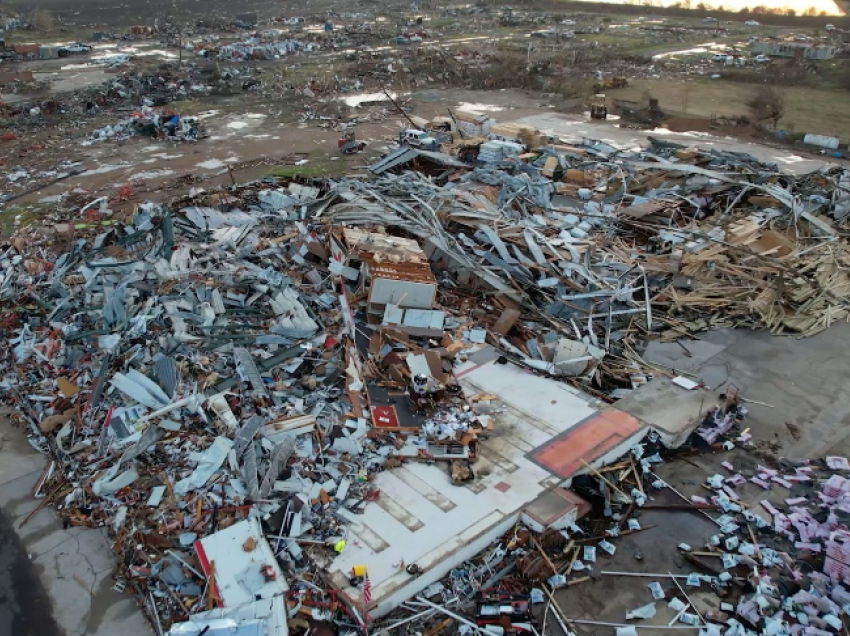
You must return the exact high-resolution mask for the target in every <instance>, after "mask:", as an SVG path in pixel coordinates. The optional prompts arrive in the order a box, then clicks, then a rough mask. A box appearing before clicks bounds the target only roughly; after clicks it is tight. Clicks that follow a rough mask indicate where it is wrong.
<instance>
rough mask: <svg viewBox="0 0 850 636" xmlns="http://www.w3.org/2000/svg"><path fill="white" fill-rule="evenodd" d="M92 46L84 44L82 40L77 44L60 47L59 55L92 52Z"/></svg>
mask: <svg viewBox="0 0 850 636" xmlns="http://www.w3.org/2000/svg"><path fill="white" fill-rule="evenodd" d="M91 50H92V48H91V47H90V46H89V45H88V44H83V43H81V42H77V43H76V44H69V45H68V46H63V47H62V48H61V49H59V57H66V56H68V55H79V54H81V53H91Z"/></svg>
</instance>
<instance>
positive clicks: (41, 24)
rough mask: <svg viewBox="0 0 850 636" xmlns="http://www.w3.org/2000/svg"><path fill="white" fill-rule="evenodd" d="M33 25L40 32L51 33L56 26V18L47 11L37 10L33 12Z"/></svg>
mask: <svg viewBox="0 0 850 636" xmlns="http://www.w3.org/2000/svg"><path fill="white" fill-rule="evenodd" d="M32 24H33V26H34V27H35V28H36V29H38V30H39V31H50V29H52V28H53V27H55V26H56V18H55V17H53V14H52V13H50V11H48V10H47V9H36V10H35V11H33V12H32Z"/></svg>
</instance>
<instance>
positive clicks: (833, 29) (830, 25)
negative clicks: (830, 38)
mask: <svg viewBox="0 0 850 636" xmlns="http://www.w3.org/2000/svg"><path fill="white" fill-rule="evenodd" d="M824 29H826V30H827V31H835V25H834V24H827V25H826V26H825V27H824Z"/></svg>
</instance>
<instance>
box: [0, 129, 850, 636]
mask: <svg viewBox="0 0 850 636" xmlns="http://www.w3.org/2000/svg"><path fill="white" fill-rule="evenodd" d="M487 143H488V142H482V144H481V145H482V146H486V145H487ZM504 143H505V142H503V144H504ZM514 145H517V144H516V142H514ZM473 146H474V144H473V145H472V146H470V145H467V146H466V147H465V148H464V150H465V151H467V152H469V151H472V152H473V155H474V150H475V148H474V147H473ZM500 147H501V146H500ZM485 152H486V149H485ZM411 166H413V167H415V168H416V170H415V171H412V170H409V168H410V167H411ZM370 169H371V170H372V172H373V174H374V175H375V176H373V177H372V178H371V179H368V180H355V179H353V178H349V179H342V180H339V181H335V182H316V183H310V184H306V183H298V182H281V181H279V180H275V179H265V180H262V181H259V182H253V183H248V184H243V185H238V186H236V185H234V186H232V187H229V188H226V189H222V190H219V191H216V192H212V193H210V192H203V191H199V190H196V191H193V192H192V194H191V195H189V196H187V197H184V198H182V199H179V200H177V201H175V202H173V203H172V204H170V205H168V206H164V207H163V206H160V205H156V204H153V203H145V204H142V205H140V206H139V207H138V209H137V210H136V211H135V213H134V214H133V215H132V217H131V218H127V219H123V220H122V219H121V218H120V216H118V215H115V214H112V213H111V212H110V211H109V210H108V209H105V208H104V205H105V204H102V205H101V208H100V209H99V210H94V208H93V207H92V206H86V208H85V210H86V220H87V223H85V224H77V218H78V216H79V208H76V209H69V213H68V215H67V217H66V219H65V221H66V222H59V223H56V222H55V221H57V220H59V221H62V219H55V218H54V219H52V220H51V223H50V224H43V225H41V226H39V225H35V226H31V227H30V228H27V229H24V230H21V231H20V232H18V233H17V235H16V236H15V237H14V238H13V240H12V241H11V242H10V243H9V244H8V245H7V246H6V249H5V251H4V255H3V259H2V261H0V267H2V272H3V278H2V282H0V302H2V304H3V308H4V319H3V323H2V329H3V331H4V333H5V336H6V338H5V339H4V344H3V347H2V365H3V366H2V383H0V385H2V387H3V389H4V394H5V395H6V396H7V398H8V399H9V400H10V401H11V403H12V404H14V406H15V408H16V410H17V414H18V417H19V419H20V421H21V423H22V424H23V425H24V426H25V427H26V428H27V430H28V432H29V435H30V439H31V441H32V443H33V445H34V446H35V447H36V448H38V449H39V450H42V451H43V452H45V453H49V454H50V456H51V458H52V461H51V462H50V464H49V467H48V469H47V471H46V472H45V474H44V476H43V478H42V480H41V482H40V484H39V487H38V491H39V493H40V494H41V495H43V497H44V499H43V502H42V503H43V505H50V506H53V507H55V508H57V509H58V510H59V511H60V514H61V515H62V516H63V518H64V519H65V521H66V522H67V523H68V524H70V525H86V526H96V527H103V528H106V529H107V531H108V532H109V533H110V535H111V536H112V537H113V539H114V550H115V552H116V554H117V555H119V559H118V565H117V568H116V578H117V580H118V585H119V586H121V587H123V586H127V587H130V588H132V589H133V591H134V592H135V593H136V594H137V597H138V598H139V599H140V600H141V601H142V602H143V603H144V604H145V607H146V609H147V612H148V614H149V616H150V617H151V621H152V624H153V625H154V626H155V628H156V630H157V631H158V633H160V634H163V633H165V632H167V631H168V632H169V633H171V634H172V636H177V635H178V634H185V635H190V634H191V635H195V634H198V633H199V632H200V630H201V629H202V628H203V625H205V624H206V623H205V621H206V622H208V623H209V624H215V621H224V622H225V623H226V622H227V621H232V620H235V619H236V618H239V619H240V620H242V619H245V620H248V619H249V618H250V620H253V621H257V624H258V625H262V626H264V627H265V628H267V630H268V632H267V633H269V634H273V633H278V632H275V631H273V630H272V628H271V627H270V626H271V625H273V624H274V622H275V621H279V620H281V619H282V617H283V616H285V614H284V613H283V612H282V611H281V608H282V607H283V606H284V605H285V606H286V607H288V608H289V610H288V611H289V614H290V615H291V616H292V617H295V616H297V615H299V614H303V613H304V612H302V608H309V609H306V610H305V611H306V613H307V614H310V615H311V616H312V617H313V618H315V619H318V620H329V619H332V620H335V621H337V623H338V624H341V625H344V626H346V627H347V628H349V629H351V630H357V629H359V628H360V627H361V626H362V625H363V623H364V618H365V617H364V616H362V615H361V614H360V613H359V612H358V609H357V608H355V607H353V606H352V605H351V604H349V603H346V602H345V598H344V595H342V596H340V595H338V592H339V588H338V587H336V588H334V586H332V585H330V584H328V583H327V582H325V581H324V577H325V574H326V571H327V566H328V564H329V563H330V562H331V560H332V559H333V558H334V557H335V555H336V554H337V553H339V552H341V551H343V550H344V549H345V546H346V541H347V538H348V535H349V531H350V527H351V526H352V525H356V524H357V523H359V520H360V519H361V514H362V512H363V511H364V509H365V507H366V506H367V505H368V502H370V501H375V500H378V499H380V497H381V492H380V490H379V489H377V488H375V487H374V486H373V485H372V482H373V480H374V479H375V476H376V475H377V474H378V473H380V472H382V471H385V470H392V469H393V468H396V467H398V466H400V465H401V464H403V463H406V462H429V463H433V462H442V463H443V465H444V466H445V468H446V471H447V473H448V475H449V476H450V480H451V482H452V483H455V484H463V483H465V482H468V481H472V480H474V479H475V478H476V475H475V472H474V464H473V462H474V461H475V460H476V458H477V456H478V442H479V440H481V439H484V438H486V437H487V436H488V435H489V433H490V432H491V431H492V430H493V429H494V427H495V426H497V421H496V420H495V419H494V417H493V416H492V414H491V412H490V410H489V409H488V408H487V406H486V405H487V402H488V400H489V399H491V398H490V397H488V396H486V395H477V396H466V395H464V392H463V389H462V387H461V386H460V384H459V382H458V381H457V379H456V378H455V376H454V373H453V369H454V367H455V366H456V365H457V364H459V363H462V362H464V361H466V360H467V359H468V358H469V356H470V354H471V353H472V352H474V351H475V350H476V349H477V348H479V347H481V346H485V345H489V346H491V347H493V348H495V349H496V350H498V352H499V354H500V356H501V361H502V362H505V363H512V364H515V365H519V366H521V367H523V368H525V369H526V370H528V371H529V373H535V374H544V375H549V376H554V377H556V378H562V379H565V380H568V381H570V382H573V383H580V385H581V386H582V387H583V388H584V389H585V390H587V391H589V392H592V393H593V394H595V395H597V396H600V397H602V398H604V399H606V400H609V401H610V400H614V399H616V398H619V397H623V396H624V395H626V394H627V393H628V392H629V391H631V390H634V389H635V388H637V387H639V386H640V385H641V384H643V383H645V382H646V381H647V379H648V378H649V377H651V376H652V375H654V374H662V375H663V374H667V375H671V374H670V373H669V371H668V370H665V369H663V368H660V367H657V366H652V365H649V364H647V363H645V362H644V361H643V360H642V359H641V357H640V351H641V349H642V347H643V346H645V345H646V343H647V342H648V341H649V340H650V339H651V338H658V337H666V338H679V337H681V336H683V335H686V334H689V333H695V332H698V331H701V330H704V329H707V328H709V327H713V326H717V325H721V324H723V325H744V326H750V327H766V328H770V329H772V330H775V331H788V332H794V333H798V334H801V335H808V334H811V333H815V332H817V331H819V330H820V329H824V328H826V327H827V326H828V325H829V323H830V322H831V321H833V320H836V319H839V318H844V317H846V309H845V304H844V302H843V300H841V299H842V298H843V297H844V296H846V293H847V290H846V289H845V287H846V286H847V285H848V282H850V281H847V275H846V273H845V272H844V270H845V269H846V268H845V265H846V264H847V263H846V259H847V256H848V255H847V253H846V250H847V244H846V242H845V240H844V239H843V238H842V232H841V231H840V230H839V229H838V227H840V225H841V224H843V223H844V222H845V221H846V218H847V216H848V212H850V198H848V196H847V194H846V192H847V189H846V188H845V187H844V186H843V185H841V187H839V188H836V187H835V186H836V185H839V184H845V182H846V181H847V180H848V178H850V176H848V172H847V171H845V170H844V169H842V168H835V169H832V170H825V171H822V172H820V173H816V174H812V175H807V176H805V177H799V178H794V177H791V176H789V175H785V174H782V173H780V172H779V171H778V170H777V169H776V167H775V166H770V165H766V164H763V163H760V162H758V161H756V160H755V159H754V158H752V157H750V156H747V155H741V154H735V153H728V152H717V151H700V150H695V149H688V148H682V147H675V146H672V145H669V144H660V143H656V144H655V146H654V147H652V148H650V149H648V150H646V151H640V152H633V153H626V152H622V151H617V150H615V149H613V148H611V147H609V146H606V145H605V144H602V143H600V142H595V143H581V144H572V145H565V144H553V145H549V146H544V147H541V148H539V149H537V150H532V151H531V152H525V153H522V154H521V155H518V156H517V155H514V154H512V153H508V154H506V155H504V156H501V155H500V156H499V157H495V156H494V157H493V158H491V160H490V161H488V162H487V163H485V164H479V165H478V167H475V168H473V167H472V166H471V165H470V164H468V163H466V162H465V161H460V160H459V159H457V158H456V157H452V156H450V155H447V154H443V153H439V152H431V151H427V152H426V151H414V150H413V149H410V148H401V149H400V150H399V151H398V152H396V153H393V154H391V155H390V156H388V157H385V158H384V159H382V160H381V162H379V164H376V165H373V166H372V167H371V168H370ZM742 414H743V412H742V410H741V409H735V410H730V409H728V408H727V409H725V410H723V411H722V412H718V413H717V414H715V415H716V416H714V415H713V416H712V417H713V419H711V420H710V421H707V422H706V427H705V430H704V431H702V433H701V435H702V439H703V440H704V442H705V443H707V444H708V443H716V442H717V441H718V439H720V437H721V436H722V435H726V434H727V432H728V431H729V430H730V428H731V427H732V426H734V424H735V422H737V421H738V420H739V419H740V416H741V415H742ZM650 442H651V443H654V440H650ZM652 457H653V454H652V453H647V456H646V457H645V456H644V455H643V454H642V451H641V450H640V449H636V450H635V451H634V456H633V459H634V462H635V463H634V464H632V465H631V466H630V468H631V471H625V473H624V474H623V477H622V478H621V479H620V480H619V481H620V483H621V486H617V487H616V488H614V490H615V491H616V492H617V496H622V497H624V499H623V500H622V501H620V502H619V504H618V505H623V504H625V505H632V504H634V505H639V504H637V502H638V501H639V500H640V499H641V498H644V497H645V496H646V494H645V487H644V481H643V480H644V476H645V475H650V474H651V464H652V463H653V459H652ZM638 465H639V466H640V470H638V468H636V466H638ZM622 468H624V467H622ZM591 470H593V469H591ZM597 473H598V471H595V470H594V474H597ZM600 474H601V473H600ZM765 474H766V475H768V476H769V477H770V476H771V474H770V473H768V472H765ZM796 474H800V471H797V472H796ZM759 479H761V480H762V481H763V482H764V483H766V484H767V483H768V482H767V481H766V480H765V479H764V478H763V477H761V476H759ZM782 479H784V480H785V481H786V482H789V483H793V481H792V480H791V479H789V478H785V477H783V478H782ZM624 480H625V481H624ZM628 480H631V483H630V484H629V485H628V487H626V486H625V485H624V484H625V483H626V482H627V481H628ZM603 481H604V479H603ZM839 486H840V488H839ZM835 487H836V488H839V490H841V489H842V488H843V485H841V484H835ZM718 488H720V489H722V491H723V492H724V493H726V495H725V496H726V497H729V498H731V499H734V498H732V497H731V495H730V494H729V491H728V489H727V486H726V484H721V485H720V486H718ZM829 496H838V495H829ZM717 497H718V498H720V497H721V495H720V494H718V495H717ZM614 499H615V500H616V496H615V497H614ZM724 501H725V500H724ZM716 505H722V506H727V507H728V506H732V505H733V504H732V503H731V502H726V503H722V504H721V503H718V504H716ZM730 510H734V508H730ZM801 515H803V513H802V512H800V513H799V515H798V516H797V517H794V518H793V519H791V518H790V517H788V519H791V525H794V523H795V522H796V521H800V520H802V519H803V516H801ZM621 520H622V521H623V523H627V522H628V521H629V519H628V514H626V515H623V516H622V517H621ZM732 523H733V522H732V520H730V521H729V524H732ZM783 523H784V522H783ZM724 525H726V524H724ZM619 527H620V530H623V531H626V530H637V529H636V528H632V527H631V524H630V525H629V526H628V527H627V528H626V527H624V526H623V525H622V524H620V526H619ZM728 527H729V528H730V530H729V532H732V531H733V529H731V525H729V526H728ZM785 528H786V529H788V527H787V524H786V527H785ZM734 530H738V528H737V527H736V528H734ZM556 534H558V536H560V537H561V538H562V539H564V543H566V542H567V541H568V538H567V537H565V536H564V535H562V534H560V533H556ZM591 536H595V535H591ZM813 536H817V535H816V534H813V533H812V532H809V531H807V532H806V534H805V538H801V540H802V541H810V540H811V538H812V537H813ZM801 537H802V535H801ZM833 538H834V537H833ZM522 541H523V540H522V538H521V537H519V535H518V536H517V537H516V538H515V540H514V541H513V545H514V546H517V545H525V546H527V545H532V544H529V543H528V542H527V541H526V542H525V543H522ZM541 541H542V540H541ZM559 545H560V544H559ZM608 545H610V544H609V543H608V542H607V539H605V540H604V541H600V542H599V543H598V547H600V548H601V549H602V550H608V549H609V548H608V547H607V546H608ZM532 547H533V545H532ZM543 547H544V548H547V547H548V544H546V543H544V545H543ZM551 547H556V546H554V545H553V546H551ZM573 547H574V546H570V550H567V551H566V552H564V558H563V560H564V562H566V561H567V560H570V561H571V564H570V568H568V569H570V571H581V570H580V566H579V569H576V567H577V566H576V564H577V563H579V561H580V559H578V558H577V557H576V554H577V553H574V552H571V550H572V548H573ZM589 547H591V546H584V547H583V550H584V552H582V554H583V555H585V556H584V557H583V560H584V561H587V560H589V557H588V556H586V555H588V554H591V553H589V552H588V551H587V548H589ZM611 548H612V549H613V546H611ZM763 552H765V551H763ZM503 554H504V552H503ZM518 556H522V555H518ZM543 556H544V557H546V558H544V559H543V562H544V563H545V564H546V566H547V567H548V566H550V565H551V563H549V561H551V557H550V556H547V555H546V553H545V552H544V553H543ZM771 558H773V557H771ZM526 561H527V559H526ZM779 561H781V559H780V560H779ZM742 563H743V562H742ZM771 563H773V561H772V562H771ZM562 565H563V564H562ZM776 565H779V562H778V561H777V563H776ZM538 566H539V563H538ZM517 567H518V568H519V569H520V571H522V572H523V574H524V576H526V577H529V576H531V574H530V571H531V570H532V569H533V568H532V565H531V564H529V563H525V562H524V561H522V560H517ZM544 569H545V568H544ZM550 569H551V568H550ZM555 569H556V570H557V573H558V574H557V575H558V576H562V575H561V572H562V568H561V566H557V567H556V568H555ZM284 572H285V575H284ZM547 576H556V574H555V573H550V574H549V575H547ZM532 578H534V577H533V576H532ZM287 581H289V583H287ZM558 581H560V579H558V580H556V581H555V583H553V584H554V585H557V584H558ZM562 582H563V581H562ZM290 584H291V585H292V588H290V587H289V586H290ZM352 584H353V585H355V586H363V585H368V579H366V580H364V578H363V577H362V576H358V575H357V574H356V573H355V574H354V575H353V577H352ZM334 589H335V590H336V591H330V590H334ZM764 594H766V592H762V595H764ZM423 598H424V597H423ZM422 602H423V603H426V604H427V603H428V602H430V601H427V599H425V601H422ZM757 602H759V601H757ZM766 602H767V603H768V604H770V601H766ZM801 602H802V601H801ZM805 602H808V601H805ZM813 602H814V601H813ZM420 609H421V608H420ZM246 617H248V618H246ZM187 621H188V622H187ZM198 625H201V627H198ZM193 630H194V631H193Z"/></svg>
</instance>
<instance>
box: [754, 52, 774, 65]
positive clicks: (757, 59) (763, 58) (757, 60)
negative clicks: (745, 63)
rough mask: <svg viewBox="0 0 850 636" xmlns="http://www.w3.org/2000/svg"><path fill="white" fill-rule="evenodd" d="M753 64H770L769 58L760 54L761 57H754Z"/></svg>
mask: <svg viewBox="0 0 850 636" xmlns="http://www.w3.org/2000/svg"><path fill="white" fill-rule="evenodd" d="M753 62H755V63H756V64H770V57H769V56H767V55H765V54H764V53H762V54H761V55H756V56H755V58H753Z"/></svg>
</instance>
